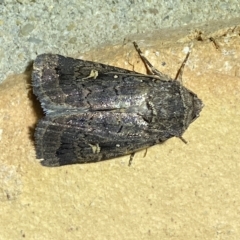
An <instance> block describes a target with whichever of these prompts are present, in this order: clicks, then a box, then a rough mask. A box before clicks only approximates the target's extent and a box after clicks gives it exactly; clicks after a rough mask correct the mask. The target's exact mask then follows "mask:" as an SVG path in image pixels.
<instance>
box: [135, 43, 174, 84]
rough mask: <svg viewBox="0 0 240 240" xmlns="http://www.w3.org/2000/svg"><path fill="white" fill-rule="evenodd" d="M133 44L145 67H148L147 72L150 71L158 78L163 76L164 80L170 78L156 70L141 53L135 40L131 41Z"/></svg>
mask: <svg viewBox="0 0 240 240" xmlns="http://www.w3.org/2000/svg"><path fill="white" fill-rule="evenodd" d="M133 45H134V47H135V49H136V51H137V52H138V54H139V56H140V58H141V59H142V61H143V63H144V65H145V66H146V68H147V69H148V71H149V72H151V73H152V74H153V75H157V76H159V77H160V78H163V79H164V80H170V79H171V78H170V77H169V76H168V75H165V74H163V73H161V72H160V71H158V70H157V69H156V68H155V67H154V66H153V65H152V64H151V63H150V62H149V61H148V60H147V58H146V57H145V56H144V55H143V53H142V51H141V49H140V48H139V47H138V45H137V43H136V42H133Z"/></svg>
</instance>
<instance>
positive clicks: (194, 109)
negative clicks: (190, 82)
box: [182, 89, 204, 129]
mask: <svg viewBox="0 0 240 240" xmlns="http://www.w3.org/2000/svg"><path fill="white" fill-rule="evenodd" d="M186 90H187V89H186ZM182 96H183V98H184V101H183V102H184V107H185V119H184V122H185V124H184V125H185V129H187V127H188V126H189V125H190V124H191V123H192V122H193V121H194V120H196V119H197V118H198V117H199V115H200V112H201V111H202V108H203V106H204V105H203V102H202V100H201V99H199V98H198V96H197V95H196V94H195V93H193V92H191V91H189V90H187V91H185V93H184V94H183V95H182Z"/></svg>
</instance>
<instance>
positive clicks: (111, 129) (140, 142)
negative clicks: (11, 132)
mask: <svg viewBox="0 0 240 240" xmlns="http://www.w3.org/2000/svg"><path fill="white" fill-rule="evenodd" d="M134 46H135V48H136V50H137V52H138V53H139V55H140V57H141V59H142V60H143V62H144V63H145V65H146V66H147V68H148V69H149V70H150V72H151V74H150V75H144V74H141V73H137V72H135V71H129V70H126V69H122V68H118V67H114V66H109V65H105V64H101V63H97V62H91V61H85V60H81V59H74V58H69V57H64V56H61V55H57V54H42V55H39V56H37V58H36V60H35V62H34V64H33V73H32V85H33V92H34V94H35V95H36V96H37V98H38V100H39V101H40V103H41V106H42V108H43V110H44V112H45V114H46V116H45V117H44V118H42V119H41V120H40V121H39V122H38V124H37V127H36V130H35V142H36V154H37V158H38V159H41V164H42V165H44V166H50V167H54V166H62V165H67V164H75V163H90V162H99V161H102V160H107V159H112V158H115V157H118V156H122V155H126V154H132V155H133V154H134V153H135V152H136V151H139V150H142V149H146V148H148V147H150V146H152V145H155V144H158V143H162V142H164V141H165V140H167V139H169V138H171V137H179V138H181V139H182V135H183V133H184V132H185V130H186V129H187V128H188V126H189V124H191V123H192V122H193V121H194V120H195V119H196V118H198V116H199V113H200V112H201V110H202V108H203V103H202V101H201V100H200V99H199V98H198V97H197V95H196V94H195V93H193V92H192V91H190V90H188V89H187V88H185V87H184V86H183V85H182V83H181V81H179V80H181V77H182V72H183V68H184V65H185V63H186V61H187V59H188V57H189V53H190V51H189V52H188V54H187V56H186V58H185V59H184V61H183V63H182V66H181V68H180V70H179V72H178V74H177V76H176V78H175V79H172V78H171V77H169V76H167V75H165V74H163V73H161V72H159V71H158V70H157V69H155V68H154V67H153V66H152V65H151V63H150V62H149V61H148V60H147V59H146V58H145V57H144V55H143V53H142V52H141V50H140V49H139V47H138V45H137V44H136V43H135V42H134Z"/></svg>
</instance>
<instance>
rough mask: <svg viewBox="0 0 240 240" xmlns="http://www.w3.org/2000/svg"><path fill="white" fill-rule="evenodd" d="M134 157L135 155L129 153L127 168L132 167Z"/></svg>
mask: <svg viewBox="0 0 240 240" xmlns="http://www.w3.org/2000/svg"><path fill="white" fill-rule="evenodd" d="M134 155H135V153H131V154H130V159H129V162H128V166H129V167H130V166H131V165H132V161H133V157H134Z"/></svg>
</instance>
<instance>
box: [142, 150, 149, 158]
mask: <svg viewBox="0 0 240 240" xmlns="http://www.w3.org/2000/svg"><path fill="white" fill-rule="evenodd" d="M147 150H148V149H147V148H146V149H145V153H144V154H143V157H146V156H147Z"/></svg>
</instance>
